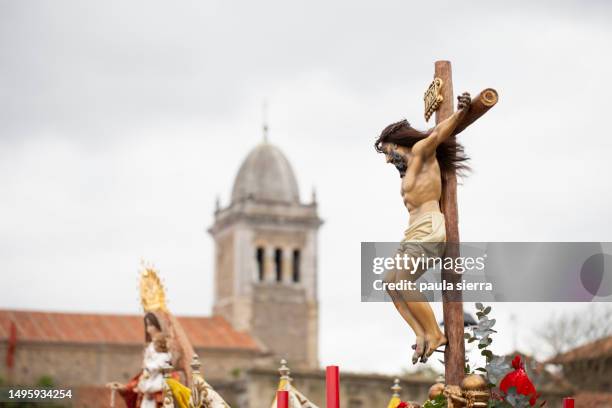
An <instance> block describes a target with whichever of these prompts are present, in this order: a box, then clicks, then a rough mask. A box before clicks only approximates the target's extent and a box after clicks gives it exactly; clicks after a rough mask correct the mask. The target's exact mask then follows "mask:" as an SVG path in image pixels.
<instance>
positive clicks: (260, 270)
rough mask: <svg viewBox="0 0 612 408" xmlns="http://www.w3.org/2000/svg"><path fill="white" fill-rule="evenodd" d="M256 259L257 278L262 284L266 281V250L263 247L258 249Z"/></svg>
mask: <svg viewBox="0 0 612 408" xmlns="http://www.w3.org/2000/svg"><path fill="white" fill-rule="evenodd" d="M255 259H257V278H258V279H259V281H260V282H262V281H263V280H264V249H263V248H262V247H257V250H256V251H255Z"/></svg>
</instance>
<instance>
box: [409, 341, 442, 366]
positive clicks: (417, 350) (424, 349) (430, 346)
mask: <svg viewBox="0 0 612 408" xmlns="http://www.w3.org/2000/svg"><path fill="white" fill-rule="evenodd" d="M446 343H447V340H446V337H445V336H441V337H433V338H431V339H427V338H425V339H423V338H417V344H413V345H412V349H413V350H414V354H413V355H412V364H416V363H418V362H419V361H420V362H421V363H426V362H427V360H428V359H429V357H430V356H431V355H432V354H433V353H434V352H437V353H444V349H439V347H442V346H445V345H446ZM419 344H420V345H421V347H419Z"/></svg>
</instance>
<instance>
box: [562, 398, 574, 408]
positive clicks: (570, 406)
mask: <svg viewBox="0 0 612 408" xmlns="http://www.w3.org/2000/svg"><path fill="white" fill-rule="evenodd" d="M563 408H574V399H573V398H563Z"/></svg>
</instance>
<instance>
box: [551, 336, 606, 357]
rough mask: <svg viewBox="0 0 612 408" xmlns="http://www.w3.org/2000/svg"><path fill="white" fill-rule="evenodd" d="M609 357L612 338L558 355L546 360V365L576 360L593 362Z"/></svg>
mask: <svg viewBox="0 0 612 408" xmlns="http://www.w3.org/2000/svg"><path fill="white" fill-rule="evenodd" d="M609 356H612V336H609V337H604V338H603V339H599V340H596V341H593V342H591V343H588V344H585V345H583V346H580V347H577V348H575V349H573V350H570V351H568V352H566V353H563V354H559V355H557V356H555V357H553V358H551V359H550V360H548V361H547V363H551V364H565V363H570V362H572V361H576V360H593V359H598V358H603V357H609Z"/></svg>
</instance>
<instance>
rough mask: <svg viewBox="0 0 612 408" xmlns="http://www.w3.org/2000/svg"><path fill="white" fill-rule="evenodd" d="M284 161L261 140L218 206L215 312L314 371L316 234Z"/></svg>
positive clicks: (316, 222)
mask: <svg viewBox="0 0 612 408" xmlns="http://www.w3.org/2000/svg"><path fill="white" fill-rule="evenodd" d="M321 224H322V220H321V219H320V218H319V216H318V214H317V203H316V199H315V197H314V195H313V199H312V202H311V203H308V204H304V203H301V202H300V196H299V189H298V184H297V181H296V178H295V174H294V173H293V169H292V168H291V165H290V163H289V161H288V160H287V158H286V157H285V156H284V155H283V153H282V152H281V151H280V150H279V149H278V148H277V147H275V146H274V145H272V144H270V143H268V142H267V141H265V140H264V142H263V143H261V144H259V145H258V146H256V147H255V148H254V149H253V150H252V151H251V152H250V153H249V155H248V156H247V158H246V159H245V160H244V162H243V163H242V165H241V167H240V170H239V171H238V174H237V176H236V179H235V180H234V186H233V189H232V196H231V202H230V204H229V205H228V206H227V207H224V208H222V207H220V206H218V208H217V210H216V211H215V221H214V224H213V226H212V227H211V228H210V229H209V232H210V234H211V235H212V237H213V239H214V241H215V291H214V292H215V300H214V308H213V313H214V314H216V315H221V316H223V317H225V318H226V319H227V320H228V321H229V322H230V323H231V324H232V325H233V326H234V328H236V329H237V330H244V331H248V332H249V333H250V334H251V335H254V336H255V337H256V338H258V339H259V340H260V341H261V342H262V343H263V345H264V346H265V347H266V348H267V349H268V350H269V351H271V352H272V353H273V354H274V355H275V357H278V358H279V359H280V358H287V359H289V360H290V361H291V362H292V364H293V365H294V366H301V367H304V368H316V367H317V366H318V322H319V318H318V301H317V232H318V229H319V227H320V226H321Z"/></svg>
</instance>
